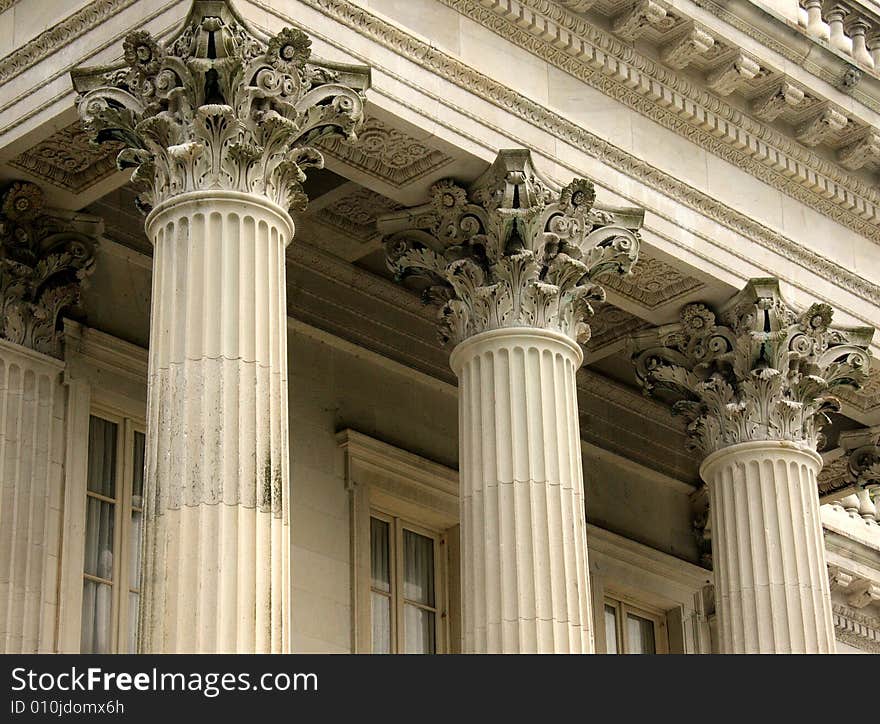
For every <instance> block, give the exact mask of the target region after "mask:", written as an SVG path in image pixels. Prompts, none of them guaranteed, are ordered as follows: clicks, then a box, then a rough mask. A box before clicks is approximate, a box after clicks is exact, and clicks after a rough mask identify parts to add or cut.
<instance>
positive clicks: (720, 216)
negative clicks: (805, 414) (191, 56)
mask: <svg viewBox="0 0 880 724" xmlns="http://www.w3.org/2000/svg"><path fill="white" fill-rule="evenodd" d="M252 1H253V2H254V3H255V4H256V5H257V6H259V7H261V8H263V9H265V10H266V11H268V12H273V8H272V7H271V6H270V5H269V4H267V3H266V2H263V0H252ZM442 1H444V2H445V1H446V0H442ZM302 2H304V3H306V4H307V5H309V6H310V7H313V8H315V9H317V10H319V11H320V12H322V13H325V14H326V15H328V16H329V17H331V18H333V19H334V20H336V21H338V22H340V23H342V24H343V25H345V26H347V27H349V28H352V29H354V30H356V31H357V32H359V33H361V34H362V35H364V36H365V37H367V38H369V39H370V40H372V41H374V42H377V43H379V44H381V45H383V46H385V47H387V48H390V49H392V50H394V51H395V52H396V53H399V54H400V55H402V56H403V57H406V58H408V59H410V60H412V61H414V62H417V63H418V64H420V65H422V66H423V67H425V68H428V69H430V70H431V71H432V72H434V73H436V74H438V75H439V76H440V77H442V78H444V79H446V80H448V81H450V82H452V83H454V84H456V85H457V86H459V87H461V88H464V89H467V90H468V92H470V93H473V94H474V95H476V96H478V97H480V98H484V99H486V100H488V101H490V102H492V103H494V104H497V105H498V106H499V107H501V108H504V109H505V110H506V111H507V112H509V113H511V114H513V115H515V116H516V117H518V118H520V119H522V120H524V121H526V122H528V123H533V124H535V125H538V126H540V127H541V128H544V129H546V130H547V131H548V132H551V133H553V134H554V135H556V136H557V137H558V138H560V140H563V141H565V142H567V143H570V144H572V145H574V146H576V147H578V148H580V149H582V150H583V152H584V153H587V154H589V155H590V156H592V157H594V158H597V159H599V160H601V161H602V162H603V163H607V164H609V165H611V166H612V167H614V168H616V169H618V170H619V171H620V172H621V173H624V174H626V175H627V176H629V177H631V178H633V179H635V180H637V181H639V182H641V183H647V184H649V185H650V186H651V187H653V188H656V189H657V190H658V191H660V192H661V193H663V194H666V195H667V196H669V197H670V198H673V199H675V200H677V201H678V202H680V203H682V204H683V205H685V206H687V207H688V208H690V209H693V210H694V211H696V212H697V213H699V214H702V215H704V216H706V217H707V218H709V219H712V220H713V221H716V222H718V223H720V224H722V225H724V226H726V227H727V228H729V229H731V230H733V231H734V232H735V233H737V234H740V235H742V236H743V237H744V238H746V239H749V240H751V241H753V242H755V243H757V244H759V245H760V246H762V247H764V248H766V249H769V250H770V251H772V252H773V253H776V254H780V255H781V256H784V257H785V258H787V259H789V260H791V261H793V262H795V263H796V264H798V265H800V266H802V267H803V268H805V269H808V270H809V271H811V272H814V273H816V274H818V275H820V276H821V277H823V278H826V279H829V280H831V281H833V282H834V283H835V284H837V285H839V286H840V287H841V288H843V289H846V290H847V291H849V292H851V293H853V294H855V295H857V296H859V297H861V298H862V299H865V300H867V301H869V302H871V303H872V304H880V286H878V285H876V284H873V283H871V282H869V281H868V280H867V279H865V278H864V277H861V276H859V275H858V274H856V273H854V272H853V271H852V270H850V269H847V268H846V267H844V266H843V265H841V264H837V263H835V262H833V261H831V260H829V259H827V258H825V257H824V256H822V255H821V254H818V253H816V252H813V251H811V250H809V249H807V248H805V247H804V246H803V244H800V243H797V242H795V241H793V240H792V239H790V238H788V237H786V236H784V235H783V234H780V233H778V232H776V231H774V230H772V229H770V228H769V227H767V226H764V225H763V224H761V223H760V222H757V221H755V220H754V219H753V218H751V217H750V216H748V215H746V214H743V213H741V212H739V211H738V210H736V209H734V208H732V207H730V206H727V205H725V204H723V203H721V202H719V201H718V200H717V199H716V198H714V197H712V196H710V195H708V194H706V193H704V192H703V191H701V190H699V189H697V188H694V187H693V186H689V185H688V184H686V183H684V182H682V181H681V180H680V179H679V178H677V177H675V176H673V175H671V174H669V173H665V172H664V171H662V170H661V169H658V168H656V167H655V166H652V165H650V164H648V163H645V162H644V161H643V160H642V159H640V158H638V157H636V156H634V155H633V154H630V153H628V152H626V151H624V150H623V149H621V148H618V147H617V146H615V145H613V144H611V143H609V142H607V141H605V140H604V139H602V138H600V137H599V136H597V135H596V134H593V133H590V132H589V131H587V130H585V129H583V128H581V127H580V126H578V125H577V124H575V123H573V122H571V121H569V120H568V119H566V118H564V117H563V116H561V115H559V114H557V113H554V112H553V111H551V110H549V109H547V108H546V107H544V106H543V105H541V104H540V103H536V102H535V101H532V100H530V99H529V98H526V97H525V96H523V95H521V94H519V93H517V92H516V91H514V90H512V89H510V88H509V87H508V86H505V85H503V84H501V83H498V82H496V81H494V80H493V79H491V78H489V77H487V76H485V75H483V74H481V73H479V72H477V71H475V70H474V69H473V68H472V67H470V66H469V65H467V64H466V63H463V62H461V61H459V60H457V59H456V58H454V57H452V56H451V55H448V54H446V53H444V52H443V51H441V50H439V49H437V48H435V47H432V46H431V45H429V44H428V43H425V42H423V41H421V40H419V39H417V38H415V37H414V36H412V35H410V34H408V33H406V32H405V31H403V30H401V29H400V28H398V27H397V26H395V25H392V24H391V23H388V22H386V21H384V20H382V19H381V18H379V17H377V16H375V15H372V14H371V13H369V12H368V11H366V10H364V9H363V8H361V7H359V6H356V5H353V4H352V3H350V2H348V0H302ZM560 52H561V51H560ZM496 130H498V131H499V132H502V133H503V129H501V128H496ZM793 193H794V192H793ZM795 195H796V193H795ZM807 197H810V200H808V201H807V202H806V203H810V204H813V203H814V201H813V199H812V193H810V192H808V191H806V190H804V198H807ZM827 206H830V207H832V208H834V209H837V210H838V211H839V208H838V207H837V206H836V205H835V204H834V203H832V202H828V204H826V206H822V207H821V209H822V210H823V212H825V213H828V215H829V216H830V217H831V218H832V219H835V220H838V217H839V213H837V212H835V211H831V210H829V209H828V208H826V207H827ZM841 223H843V222H841ZM869 227H870V224H867V223H866V224H864V225H863V226H862V231H865V230H866V229H868V228H869ZM871 228H873V227H871ZM875 231H876V229H875V230H874V231H871V232H870V233H874V232H875ZM877 238H878V239H880V233H878V234H877Z"/></svg>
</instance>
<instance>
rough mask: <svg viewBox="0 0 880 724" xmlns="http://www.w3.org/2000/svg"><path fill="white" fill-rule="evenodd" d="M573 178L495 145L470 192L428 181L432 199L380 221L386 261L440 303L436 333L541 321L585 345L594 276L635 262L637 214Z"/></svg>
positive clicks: (599, 295)
mask: <svg viewBox="0 0 880 724" xmlns="http://www.w3.org/2000/svg"><path fill="white" fill-rule="evenodd" d="M594 204H595V189H594V187H593V184H592V183H591V182H590V181H588V180H586V179H576V180H574V181H572V182H571V183H570V184H569V185H567V186H566V187H565V188H563V189H561V190H558V191H554V190H552V189H551V187H550V185H549V184H548V183H547V182H545V181H544V180H542V179H541V178H540V176H539V175H538V174H537V173H536V172H535V170H534V168H533V167H532V164H531V157H530V154H529V152H528V151H525V150H510V151H501V152H500V153H499V155H498V158H497V159H496V161H495V163H494V164H493V165H492V167H491V168H490V169H489V170H488V171H487V172H486V173H485V174H484V175H483V176H482V177H481V178H479V179H477V181H476V182H475V183H474V184H473V185H471V186H470V187H469V188H468V189H465V188H464V187H462V186H460V185H458V184H457V183H455V182H454V181H452V180H449V179H447V180H445V181H441V182H439V183H437V184H435V185H434V186H433V188H432V190H431V201H430V202H429V203H428V204H425V205H423V206H419V207H415V208H411V209H407V210H404V211H402V212H398V213H395V214H389V215H386V216H385V217H383V218H381V219H380V220H379V228H380V231H381V232H382V233H383V235H384V237H385V243H386V252H387V258H388V264H389V267H390V268H391V269H392V270H393V271H394V272H395V275H396V277H397V278H398V279H399V280H401V281H406V282H407V283H408V284H409V285H410V286H414V287H416V288H419V289H421V290H422V293H423V296H424V298H425V299H426V300H427V301H429V302H432V303H435V304H437V305H438V306H440V322H441V333H440V337H441V340H442V341H443V342H444V343H451V344H455V343H458V342H461V341H463V340H464V339H467V338H468V337H471V336H473V335H475V334H478V333H480V332H483V331H487V330H490V329H500V328H505V327H541V328H544V329H552V330H555V331H558V332H561V333H563V334H566V335H568V336H569V337H570V338H571V339H573V340H577V341H579V342H581V343H586V342H587V341H588V340H589V337H590V328H589V325H588V323H587V321H586V320H587V318H588V317H589V315H591V314H592V312H593V309H592V303H594V302H597V301H604V299H605V292H604V290H603V289H602V287H601V286H599V285H598V284H597V283H595V282H594V281H593V280H594V278H595V277H597V276H598V275H600V274H603V273H617V274H627V273H629V272H630V270H631V269H632V266H633V264H635V262H636V260H637V259H638V251H639V237H638V233H637V230H638V228H639V227H640V225H641V220H642V212H641V211H640V210H637V209H610V208H602V207H598V206H595V205H594Z"/></svg>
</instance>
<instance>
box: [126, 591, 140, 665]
mask: <svg viewBox="0 0 880 724" xmlns="http://www.w3.org/2000/svg"><path fill="white" fill-rule="evenodd" d="M140 599H141V596H140V594H139V593H134V592H133V591H129V592H128V653H130V654H136V653H137V630H138V604H139V603H140Z"/></svg>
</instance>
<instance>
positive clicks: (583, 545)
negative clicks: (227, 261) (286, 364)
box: [380, 151, 641, 653]
mask: <svg viewBox="0 0 880 724" xmlns="http://www.w3.org/2000/svg"><path fill="white" fill-rule="evenodd" d="M431 195H432V199H431V202H430V203H429V204H427V205H425V206H422V207H418V208H415V209H409V210H406V211H404V212H400V213H396V214H393V215H389V216H387V217H385V218H384V219H383V220H380V229H381V230H382V231H383V232H384V233H386V234H387V242H386V243H387V249H388V255H389V263H390V265H391V267H392V268H393V269H394V270H395V271H396V272H397V273H398V275H399V277H400V278H401V280H402V281H405V282H406V283H407V284H409V285H410V286H414V287H416V288H421V289H422V291H423V292H424V294H425V295H426V298H427V299H429V300H431V301H434V302H437V303H439V305H440V306H441V309H440V320H441V339H442V341H444V342H445V343H449V344H451V345H454V349H453V350H452V355H451V357H450V364H451V366H452V369H453V370H454V372H455V374H456V375H457V377H458V381H459V461H460V479H461V494H460V498H461V531H462V533H461V561H462V569H461V577H462V630H463V639H464V640H463V651H465V652H478V653H494V652H503V653H554V652H558V653H587V652H591V651H592V650H593V632H592V612H591V606H590V589H589V575H588V566H587V541H586V521H585V516H584V490H583V473H582V461H581V447H580V430H579V423H578V411H577V386H576V382H575V373H576V371H577V369H578V367H579V366H580V364H581V362H582V359H583V354H582V352H581V348H580V346H579V344H578V342H586V341H587V339H588V338H589V331H590V330H589V326H588V325H587V324H586V321H585V320H586V317H587V315H588V314H590V313H592V309H591V307H590V302H591V301H595V300H601V299H603V298H604V293H603V291H602V289H601V287H599V286H597V285H596V284H594V283H593V282H592V281H591V279H592V278H593V277H594V276H597V275H599V274H601V273H603V272H604V273H627V272H628V271H629V270H630V268H631V267H632V265H633V264H634V263H635V261H636V258H637V255H638V246H639V242H638V237H637V236H636V234H635V229H637V228H638V226H639V225H640V223H641V214H640V212H638V211H637V210H622V209H617V210H610V209H603V208H600V207H594V205H593V202H594V199H595V192H594V189H593V186H592V184H591V183H590V182H588V181H586V180H583V179H580V180H576V181H574V182H572V183H571V184H569V185H568V186H567V187H565V188H564V189H562V190H561V191H559V190H555V191H553V190H551V188H550V186H549V184H548V183H547V182H544V181H542V180H541V179H540V178H539V177H538V175H537V173H536V172H535V170H534V169H533V168H532V166H531V161H530V157H529V154H528V152H527V151H502V152H501V153H500V154H499V156H498V159H497V160H496V162H495V164H494V165H493V166H492V167H491V168H490V169H489V171H488V172H487V173H486V174H485V175H484V176H483V177H481V178H480V179H478V180H477V181H476V182H475V183H474V184H473V185H472V186H471V187H470V188H469V189H464V188H462V187H460V186H458V185H457V184H455V183H454V182H452V181H445V182H440V183H439V184H437V185H435V186H434V188H433V189H432V194H431Z"/></svg>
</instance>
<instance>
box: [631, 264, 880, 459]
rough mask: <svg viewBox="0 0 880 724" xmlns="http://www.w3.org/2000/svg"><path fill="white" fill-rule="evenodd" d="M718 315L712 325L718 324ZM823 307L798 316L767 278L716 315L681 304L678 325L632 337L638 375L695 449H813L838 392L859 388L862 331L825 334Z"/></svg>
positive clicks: (864, 355)
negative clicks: (683, 424)
mask: <svg viewBox="0 0 880 724" xmlns="http://www.w3.org/2000/svg"><path fill="white" fill-rule="evenodd" d="M719 316H720V319H719ZM831 316H832V312H831V308H830V307H829V306H828V305H827V304H818V303H817V304H813V305H812V306H810V308H809V309H807V310H806V311H802V312H799V311H796V310H795V309H793V308H792V307H791V306H789V305H788V304H787V303H786V302H785V300H784V299H783V298H782V296H781V294H780V291H779V283H778V281H777V280H775V279H753V280H751V281H750V282H749V283H748V285H747V286H746V288H745V289H744V290H743V291H742V292H740V293H739V294H737V295H736V296H735V297H734V298H733V299H732V300H731V301H730V302H729V303H728V304H727V305H726V306H725V307H724V309H723V310H722V311H721V313H720V315H716V314H715V312H713V311H712V310H711V309H709V308H708V307H707V306H705V305H703V304H689V305H687V306H686V307H684V309H682V311H681V317H680V323H679V324H677V325H671V326H669V327H661V328H659V329H657V330H654V331H652V332H648V333H646V334H642V335H638V336H637V337H635V338H634V344H635V349H636V354H635V355H634V357H633V360H634V362H635V366H636V376H637V378H638V379H639V381H640V383H641V384H642V385H643V387H644V390H645V391H646V392H648V393H655V394H657V395H658V396H660V397H663V398H666V399H670V400H671V401H674V405H673V412H674V413H677V414H680V415H683V416H684V417H685V419H686V420H687V423H688V432H689V433H690V436H691V442H692V445H693V447H694V448H695V449H699V450H701V451H702V452H703V453H705V454H709V453H711V452H713V451H714V450H717V449H720V448H723V447H726V446H728V445H734V444H736V443H740V442H747V441H751V440H789V441H791V442H794V443H797V444H800V445H803V446H806V447H809V448H812V449H814V450H815V449H816V447H817V444H818V438H819V434H820V430H821V427H822V425H823V424H824V423H825V422H827V419H828V418H827V413H828V412H830V411H836V410H838V409H839V403H838V401H837V399H836V398H835V397H834V396H833V392H834V391H835V390H836V389H839V388H842V387H858V386H860V385H861V383H862V382H863V381H864V379H865V377H866V374H867V371H868V369H869V365H870V358H869V355H868V352H867V346H868V343H869V342H870V340H871V337H872V335H873V330H872V329H870V328H850V329H843V328H835V327H832V326H831Z"/></svg>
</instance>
